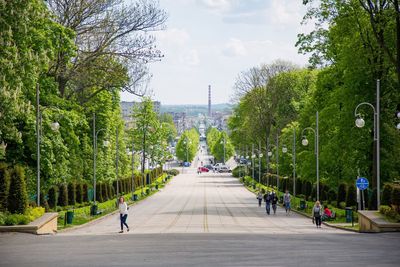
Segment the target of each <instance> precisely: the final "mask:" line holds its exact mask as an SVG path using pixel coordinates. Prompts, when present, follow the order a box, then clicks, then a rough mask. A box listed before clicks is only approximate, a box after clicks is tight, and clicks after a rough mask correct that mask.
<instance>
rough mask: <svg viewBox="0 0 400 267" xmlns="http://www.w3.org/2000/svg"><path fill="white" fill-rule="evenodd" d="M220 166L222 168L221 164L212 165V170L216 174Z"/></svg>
mask: <svg viewBox="0 0 400 267" xmlns="http://www.w3.org/2000/svg"><path fill="white" fill-rule="evenodd" d="M222 166H224V164H223V163H217V164H215V165H214V167H213V170H214V171H216V172H217V171H219V168H221V167H222Z"/></svg>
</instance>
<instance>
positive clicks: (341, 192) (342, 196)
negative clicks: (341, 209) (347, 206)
mask: <svg viewBox="0 0 400 267" xmlns="http://www.w3.org/2000/svg"><path fill="white" fill-rule="evenodd" d="M346 191H347V186H346V184H345V183H341V184H340V185H339V187H338V193H337V199H336V201H337V203H339V205H340V203H341V202H345V201H346Z"/></svg>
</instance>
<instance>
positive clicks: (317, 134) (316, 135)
mask: <svg viewBox="0 0 400 267" xmlns="http://www.w3.org/2000/svg"><path fill="white" fill-rule="evenodd" d="M318 123H319V119H318V111H317V115H316V132H315V148H316V149H315V153H316V157H317V200H318V201H319V126H318Z"/></svg>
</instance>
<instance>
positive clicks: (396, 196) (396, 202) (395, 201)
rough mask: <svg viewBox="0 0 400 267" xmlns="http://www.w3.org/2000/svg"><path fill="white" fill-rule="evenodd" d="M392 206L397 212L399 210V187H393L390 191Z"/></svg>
mask: <svg viewBox="0 0 400 267" xmlns="http://www.w3.org/2000/svg"><path fill="white" fill-rule="evenodd" d="M391 202H392V205H395V206H396V209H397V211H399V210H400V186H394V187H393V190H392V199H391Z"/></svg>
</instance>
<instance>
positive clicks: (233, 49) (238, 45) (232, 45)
mask: <svg viewBox="0 0 400 267" xmlns="http://www.w3.org/2000/svg"><path fill="white" fill-rule="evenodd" d="M222 53H223V54H224V55H225V56H228V57H237V56H245V55H246V54H247V51H246V47H245V44H244V42H243V41H242V40H240V39H236V38H231V39H230V40H229V41H228V42H227V43H226V45H225V47H224V49H223V50H222Z"/></svg>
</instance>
